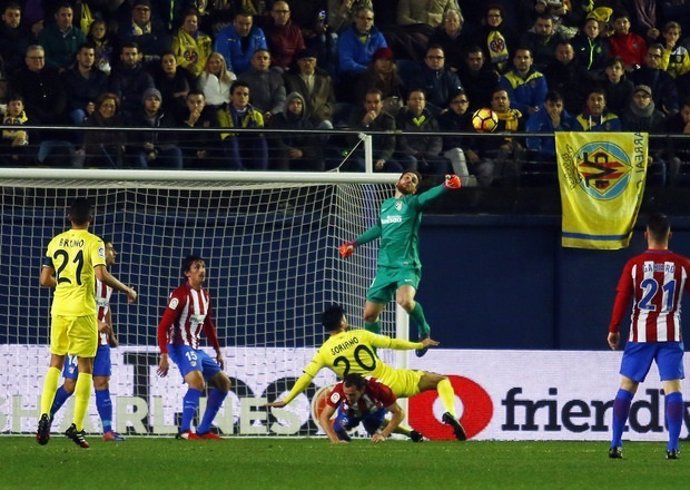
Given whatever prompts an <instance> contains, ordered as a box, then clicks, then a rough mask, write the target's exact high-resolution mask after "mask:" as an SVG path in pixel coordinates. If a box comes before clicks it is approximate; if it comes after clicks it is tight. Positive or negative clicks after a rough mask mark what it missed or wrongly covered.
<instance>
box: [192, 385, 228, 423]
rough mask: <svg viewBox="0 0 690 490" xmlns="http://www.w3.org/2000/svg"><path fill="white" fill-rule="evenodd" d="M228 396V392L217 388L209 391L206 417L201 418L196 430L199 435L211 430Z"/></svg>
mask: <svg viewBox="0 0 690 490" xmlns="http://www.w3.org/2000/svg"><path fill="white" fill-rule="evenodd" d="M226 396H228V392H227V391H221V390H218V389H216V388H210V389H209V390H208V399H207V400H206V410H205V411H204V416H203V417H202V418H201V423H200V424H199V426H198V427H197V428H196V432H197V434H206V433H207V432H208V431H209V430H210V429H211V423H212V422H213V419H214V418H215V417H216V414H217V413H218V410H219V409H220V406H221V405H222V404H223V400H225V397H226Z"/></svg>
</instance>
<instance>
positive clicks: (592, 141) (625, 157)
mask: <svg viewBox="0 0 690 490" xmlns="http://www.w3.org/2000/svg"><path fill="white" fill-rule="evenodd" d="M648 140H649V135H648V134H647V133H599V132H577V133H575V132H572V133H571V132H557V133H556V159H557V161H558V181H559V184H560V189H561V207H562V208H563V219H562V232H561V244H562V246H564V247H571V248H594V249H604V250H617V249H620V248H625V247H627V246H628V244H629V243H630V237H631V236H632V231H633V226H634V225H635V221H636V220H637V213H638V212H639V210H640V204H641V202H642V196H643V194H644V186H645V177H646V175H647V152H648Z"/></svg>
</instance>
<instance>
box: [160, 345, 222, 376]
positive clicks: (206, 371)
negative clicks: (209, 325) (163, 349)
mask: <svg viewBox="0 0 690 490" xmlns="http://www.w3.org/2000/svg"><path fill="white" fill-rule="evenodd" d="M168 355H169V356H170V359H172V361H173V362H174V363H175V364H176V365H177V368H178V369H179V370H180V374H182V377H183V378H184V377H185V376H187V375H188V374H189V373H191V372H192V371H201V374H202V375H203V376H204V379H205V380H209V379H211V378H212V377H214V376H215V375H216V374H218V373H219V372H220V366H219V365H218V363H217V362H216V360H215V359H212V358H211V356H209V355H208V354H206V353H205V352H204V351H202V350H195V349H192V348H191V347H190V346H188V345H173V344H170V345H168Z"/></svg>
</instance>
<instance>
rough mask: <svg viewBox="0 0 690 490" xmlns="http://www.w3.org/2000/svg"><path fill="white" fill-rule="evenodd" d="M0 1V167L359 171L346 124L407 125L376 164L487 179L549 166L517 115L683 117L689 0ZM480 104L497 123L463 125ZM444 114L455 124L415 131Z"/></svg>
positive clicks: (668, 171)
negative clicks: (478, 130) (491, 126)
mask: <svg viewBox="0 0 690 490" xmlns="http://www.w3.org/2000/svg"><path fill="white" fill-rule="evenodd" d="M0 12H1V14H2V15H1V22H0V104H1V105H0V108H1V110H2V118H3V119H2V124H3V126H5V127H6V129H3V130H2V134H1V138H0V164H2V165H5V166H24V165H27V166H28V165H51V166H74V167H83V166H86V167H90V168H94V167H96V168H97V167H102V168H173V169H228V170H242V169H252V170H265V169H271V170H291V169H299V170H314V171H321V170H327V169H330V168H333V167H335V166H342V168H343V169H345V170H361V169H362V168H363V166H364V160H363V151H362V148H361V146H358V145H357V143H358V138H357V137H355V136H353V135H348V136H343V135H342V134H341V135H339V134H338V130H339V129H352V130H358V131H366V130H370V131H375V130H384V131H391V130H399V131H402V132H404V134H397V135H396V134H393V133H390V134H386V135H376V136H375V137H374V167H375V170H376V171H384V172H399V171H400V170H401V169H403V168H415V169H417V170H419V171H420V172H422V173H423V174H424V173H426V174H434V175H436V174H444V173H446V172H450V171H454V172H455V173H458V174H459V175H461V176H474V178H475V179H476V181H477V182H478V183H479V185H482V186H488V185H497V184H501V183H511V182H513V181H514V180H516V179H519V178H520V175H521V173H522V171H523V167H524V166H525V165H529V163H530V162H551V163H552V164H553V165H555V164H554V163H553V160H554V154H555V150H554V145H553V139H552V138H549V137H546V136H545V137H544V138H540V137H530V138H521V137H519V133H520V132H521V131H528V132H532V133H534V132H543V133H553V132H554V131H561V130H566V131H567V130H584V131H646V132H649V133H651V134H652V135H654V134H657V135H658V134H666V133H670V134H680V133H690V54H689V53H688V46H690V38H685V37H684V31H687V30H688V29H689V28H690V0H687V1H683V0H674V1H663V0H656V1H655V0H562V1H559V0H504V1H495V2H477V1H472V0H432V1H429V0H287V1H286V0H274V1H258V0H73V1H71V2H69V1H64V0H58V1H49V0H4V1H3V2H2V3H1V4H0ZM484 107H488V108H491V109H492V110H493V111H494V112H495V113H496V115H497V117H498V131H499V132H501V133H502V134H501V136H500V137H492V138H488V137H477V136H474V137H473V136H472V135H471V134H468V133H471V132H472V131H473V126H472V124H471V115H472V113H473V112H474V111H475V110H477V109H479V108H484ZM26 125H29V126H39V127H41V129H40V131H38V130H31V131H29V130H23V129H22V128H21V126H26ZM43 127H45V128H43ZM65 127H71V128H72V130H70V131H68V130H67V129H65ZM74 127H84V128H85V129H84V130H83V131H78V130H76V131H75V130H74V129H73V128H74ZM96 128H101V129H96ZM128 128H151V130H150V131H128ZM176 128H178V129H179V128H184V129H185V131H180V130H178V131H175V129H176ZM189 128H195V129H199V131H190V130H189ZM223 128H228V129H229V128H235V129H237V128H246V129H253V130H255V131H253V132H240V133H237V132H232V131H230V130H228V131H223ZM213 129H215V130H216V131H215V132H214V131H212V130H213ZM266 129H275V130H280V132H278V131H266V132H262V131H261V130H264V131H265V130H266ZM209 130H211V131H209ZM311 130H318V131H311ZM439 131H440V132H453V133H457V134H456V135H452V136H448V135H443V136H438V135H430V134H426V133H429V132H439ZM414 133H421V134H414ZM510 133H513V134H515V135H513V134H510ZM659 141H661V139H660V140H659ZM674 141H675V142H674V144H673V145H667V146H663V145H661V144H660V143H654V144H653V145H652V148H651V149H650V155H651V162H652V164H653V165H654V166H655V168H656V170H657V171H656V172H655V173H656V174H657V175H659V176H660V177H659V178H660V179H661V180H662V181H664V182H665V181H666V179H673V178H675V176H676V175H677V174H678V172H679V169H681V168H682V167H683V166H684V164H685V162H686V161H690V149H686V148H685V146H690V145H686V144H685V142H684V141H683V140H674ZM353 148H354V149H353Z"/></svg>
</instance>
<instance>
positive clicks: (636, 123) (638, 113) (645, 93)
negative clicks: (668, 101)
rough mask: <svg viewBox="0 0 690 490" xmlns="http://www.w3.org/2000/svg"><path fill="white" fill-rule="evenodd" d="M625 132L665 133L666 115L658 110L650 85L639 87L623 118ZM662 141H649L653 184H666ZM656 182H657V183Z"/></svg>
mask: <svg viewBox="0 0 690 490" xmlns="http://www.w3.org/2000/svg"><path fill="white" fill-rule="evenodd" d="M621 122H622V125H623V131H630V132H634V133H649V134H661V133H664V132H665V124H666V115H665V114H664V113H663V112H661V111H660V110H658V109H657V108H656V106H655V104H654V99H653V97H652V89H651V88H650V87H649V86H648V85H637V86H636V87H635V89H634V90H633V95H632V100H631V101H630V104H629V105H628V108H627V109H626V110H625V111H624V112H623V114H622V116H621ZM660 141H661V140H660V139H658V138H652V139H650V141H649V163H648V171H647V175H650V176H653V177H652V183H660V184H662V185H663V184H665V183H666V162H664V160H663V159H662V155H663V150H664V145H663V143H661V144H660ZM655 181H656V182H655Z"/></svg>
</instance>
